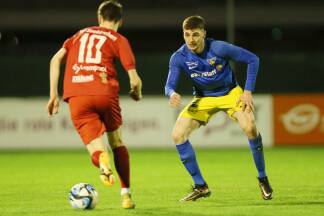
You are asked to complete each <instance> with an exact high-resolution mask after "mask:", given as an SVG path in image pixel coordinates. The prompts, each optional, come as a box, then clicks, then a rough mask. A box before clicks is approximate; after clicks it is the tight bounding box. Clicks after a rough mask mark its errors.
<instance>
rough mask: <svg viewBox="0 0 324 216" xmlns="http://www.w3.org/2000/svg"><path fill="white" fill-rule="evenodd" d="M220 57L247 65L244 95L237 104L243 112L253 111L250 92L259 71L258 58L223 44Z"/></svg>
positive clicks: (246, 51)
mask: <svg viewBox="0 0 324 216" xmlns="http://www.w3.org/2000/svg"><path fill="white" fill-rule="evenodd" d="M221 50H222V55H223V56H224V57H227V58H229V59H232V60H234V61H237V62H242V63H245V64H247V75H246V82H245V87H244V93H243V95H242V96H241V97H240V98H239V100H238V101H237V103H238V104H239V103H242V105H243V111H245V110H247V111H248V112H250V111H252V112H253V111H254V103H253V96H252V92H253V90H254V88H255V82H256V77H257V74H258V70H259V58H258V56H257V55H255V54H254V53H252V52H250V51H248V50H246V49H244V48H241V47H238V46H235V45H232V44H229V43H225V42H224V43H223V44H222V49H221Z"/></svg>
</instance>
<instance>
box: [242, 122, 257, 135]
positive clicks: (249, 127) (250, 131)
mask: <svg viewBox="0 0 324 216" xmlns="http://www.w3.org/2000/svg"><path fill="white" fill-rule="evenodd" d="M242 129H243V131H244V133H245V134H246V135H247V136H248V138H249V139H255V138H256V137H257V135H258V132H257V129H256V125H255V122H254V121H251V122H247V123H246V124H245V125H243V126H242Z"/></svg>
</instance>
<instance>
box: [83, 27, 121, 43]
mask: <svg viewBox="0 0 324 216" xmlns="http://www.w3.org/2000/svg"><path fill="white" fill-rule="evenodd" d="M85 32H87V33H92V34H97V35H105V36H107V37H108V38H109V39H111V40H113V41H116V40H117V37H116V36H115V35H113V34H111V32H105V31H101V30H94V29H83V30H81V34H82V33H85Z"/></svg>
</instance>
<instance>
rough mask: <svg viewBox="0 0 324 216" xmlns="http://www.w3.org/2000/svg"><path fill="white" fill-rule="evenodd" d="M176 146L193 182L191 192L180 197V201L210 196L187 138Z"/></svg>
mask: <svg viewBox="0 0 324 216" xmlns="http://www.w3.org/2000/svg"><path fill="white" fill-rule="evenodd" d="M176 147H177V150H178V153H179V155H180V159H181V161H182V163H183V165H184V166H185V167H186V169H187V171H188V173H189V174H190V175H191V177H192V179H193V180H194V183H195V186H194V187H193V189H192V192H190V193H189V194H188V195H186V196H185V197H184V198H182V199H181V200H180V202H186V201H195V200H197V199H199V198H202V197H208V196H210V194H211V192H210V190H209V188H208V185H207V184H206V182H205V180H204V178H203V177H202V175H201V173H200V169H199V166H198V163H197V160H196V154H195V151H194V149H193V147H192V145H191V144H190V142H189V140H187V141H185V142H184V143H182V144H180V145H176Z"/></svg>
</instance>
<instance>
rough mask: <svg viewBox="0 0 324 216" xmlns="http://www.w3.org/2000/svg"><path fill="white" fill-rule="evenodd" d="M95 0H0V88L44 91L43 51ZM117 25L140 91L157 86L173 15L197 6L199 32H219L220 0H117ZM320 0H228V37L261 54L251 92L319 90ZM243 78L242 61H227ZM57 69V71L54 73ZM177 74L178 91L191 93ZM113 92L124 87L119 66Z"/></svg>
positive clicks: (164, 69)
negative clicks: (120, 13) (120, 18)
mask: <svg viewBox="0 0 324 216" xmlns="http://www.w3.org/2000/svg"><path fill="white" fill-rule="evenodd" d="M100 2H101V1H90V0H78V1H72V0H71V1H63V0H56V1H47V0H29V1H20V0H12V1H8V0H2V1H1V3H0V5H1V6H0V70H1V79H0V96H6V97H9V96H23V97H26V96H27V97H29V96H46V95H48V89H49V87H48V86H49V84H48V68H49V60H50V58H51V56H52V55H53V54H54V53H55V52H56V51H57V50H58V49H59V48H60V47H61V45H62V43H63V42H64V40H65V39H66V38H67V37H70V36H71V35H73V34H74V33H75V32H76V31H78V30H79V29H81V28H83V27H86V26H92V25H97V23H96V10H97V6H98V5H99V3H100ZM120 2H121V3H122V4H123V5H124V26H123V27H122V28H121V29H120V30H119V32H120V33H122V34H123V35H125V36H126V37H127V38H128V39H129V41H130V43H131V45H132V47H133V50H134V53H135V55H136V60H137V69H138V72H139V73H140V75H141V77H142V79H143V85H144V89H143V93H144V94H145V95H162V94H164V84H165V81H166V77H167V73H168V61H169V57H170V55H171V54H172V53H173V52H174V51H175V50H177V49H178V48H179V47H180V46H181V45H182V43H183V39H182V31H181V23H182V20H183V19H184V18H185V17H187V16H190V15H194V14H199V15H201V16H203V17H205V19H206V22H207V35H208V37H212V38H215V39H219V40H227V31H226V28H227V24H226V3H227V1H225V0H223V1H216V0H199V1H198V0H182V1H171V0H155V1H153V0H152V1H149V0H139V1H134V0H120ZM323 38H324V1H322V0H308V1H300V0H294V1H290V0H287V1H279V0H273V1H270V0H250V1H248V0H240V1H238V0H237V1H235V42H234V43H235V44H236V45H238V46H242V47H244V48H247V49H249V50H250V51H252V52H254V53H256V54H257V55H258V56H259V57H260V60H261V64H260V69H259V75H258V80H257V85H256V90H255V93H267V94H268V93H269V94H272V93H295V92H299V93H300V92H323V91H324V84H323V81H324V75H323V74H324V64H323V61H324V43H323ZM235 66H236V67H235V71H236V75H237V77H238V80H239V83H241V85H242V86H244V82H245V69H246V68H245V65H241V64H236V65H235ZM61 77H63V76H61ZM186 79H187V78H186V77H184V76H183V78H182V81H181V82H180V84H179V85H180V87H181V90H180V92H181V93H184V94H191V86H190V83H189V82H185V81H186ZM119 80H120V82H121V94H125V93H127V92H128V88H129V87H128V79H127V75H126V73H124V72H123V71H121V70H120V71H119Z"/></svg>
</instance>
